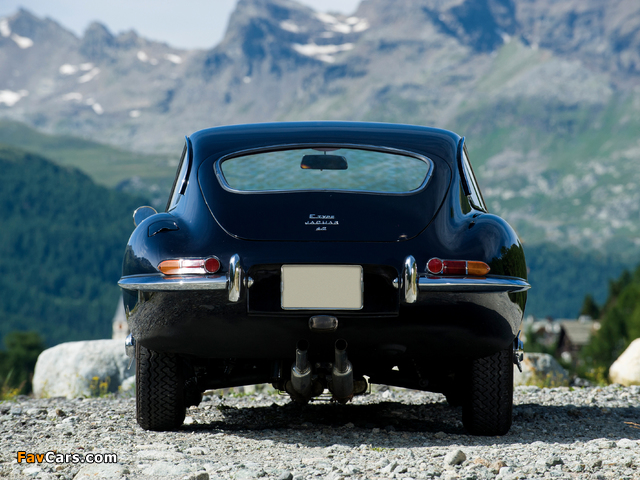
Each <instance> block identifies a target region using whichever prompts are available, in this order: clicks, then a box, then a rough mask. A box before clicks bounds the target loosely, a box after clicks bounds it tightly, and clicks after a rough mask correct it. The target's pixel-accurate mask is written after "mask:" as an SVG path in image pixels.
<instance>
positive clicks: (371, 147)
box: [203, 143, 434, 195]
mask: <svg viewBox="0 0 640 480" xmlns="http://www.w3.org/2000/svg"><path fill="white" fill-rule="evenodd" d="M334 147H335V148H352V149H360V150H373V151H376V152H385V153H392V154H396V155H403V156H405V157H413V158H415V159H417V160H422V161H423V162H425V163H426V164H427V165H428V166H429V170H428V171H427V174H426V176H425V178H424V181H423V182H422V183H421V184H420V186H419V187H418V188H416V189H414V190H410V191H408V192H379V191H376V190H337V189H326V190H319V189H311V190H237V189H235V188H232V187H231V186H230V185H229V184H228V183H227V180H226V179H225V178H224V174H223V173H222V169H221V168H220V164H221V163H222V162H224V161H226V160H229V159H231V158H236V157H243V156H246V155H250V154H252V153H260V152H271V151H277V150H295V149H299V148H334ZM209 158H210V157H209ZM205 161H206V160H205ZM203 163H204V162H203ZM433 166H434V162H433V160H431V159H430V158H429V157H425V156H424V155H421V154H419V153H416V152H409V151H407V150H401V149H399V148H392V147H379V146H376V145H359V144H353V143H291V144H284V145H269V146H267V147H260V148H250V149H247V150H241V151H237V152H233V153H230V154H228V155H224V156H223V157H220V158H219V159H217V160H215V161H214V164H213V168H214V172H215V174H216V177H218V182H220V185H221V186H222V188H223V189H225V190H227V191H228V192H231V193H239V194H243V195H252V194H265V193H307V192H332V193H333V192H336V193H358V194H375V195H412V194H415V193H417V192H419V191H421V190H423V189H424V188H425V187H426V185H427V184H428V183H429V180H431V175H432V173H433Z"/></svg>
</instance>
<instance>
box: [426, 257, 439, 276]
mask: <svg viewBox="0 0 640 480" xmlns="http://www.w3.org/2000/svg"><path fill="white" fill-rule="evenodd" d="M442 266H443V265H442V260H440V259H439V258H432V259H431V260H429V261H428V262H427V270H429V273H433V274H438V273H442Z"/></svg>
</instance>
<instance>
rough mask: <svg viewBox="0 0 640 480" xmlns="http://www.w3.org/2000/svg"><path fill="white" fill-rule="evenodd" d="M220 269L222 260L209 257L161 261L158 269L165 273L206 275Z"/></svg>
mask: <svg viewBox="0 0 640 480" xmlns="http://www.w3.org/2000/svg"><path fill="white" fill-rule="evenodd" d="M219 269H220V260H218V259H217V258H216V257H209V258H180V259H175V260H165V261H163V262H160V265H158V270H160V271H161V272H162V273H164V274H165V275H204V274H207V273H215V272H217V271H218V270H219Z"/></svg>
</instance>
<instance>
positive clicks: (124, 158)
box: [0, 120, 181, 206]
mask: <svg viewBox="0 0 640 480" xmlns="http://www.w3.org/2000/svg"><path fill="white" fill-rule="evenodd" d="M0 144H5V145H7V146H12V147H16V148H20V149H22V150H26V151H28V152H32V153H37V154H39V155H42V156H44V157H46V158H48V159H50V160H53V161H54V162H56V163H57V164H59V165H64V166H70V167H75V168H78V169H80V170H82V171H83V172H84V173H86V174H87V175H88V176H89V177H91V179H92V180H93V181H94V182H96V183H97V184H99V185H104V186H106V187H111V188H114V187H117V188H118V189H120V190H125V191H129V192H131V191H133V190H134V189H135V190H136V191H138V192H139V191H140V190H142V191H144V193H145V196H146V197H148V198H150V199H152V200H153V199H156V197H158V196H160V197H161V198H160V199H159V200H160V201H161V202H162V201H166V198H165V192H167V191H168V190H169V188H171V182H172V181H173V177H174V176H175V170H176V166H177V165H178V160H179V158H178V157H177V156H176V158H173V157H170V156H168V155H163V154H157V155H145V154H141V153H135V152H129V151H126V150H121V149H119V148H115V147H111V146H109V145H105V144H101V143H97V142H94V141H91V140H85V139H82V138H77V137H71V136H57V135H47V134H45V133H41V132H38V131H37V130H34V129H32V128H31V127H28V126H27V125H25V124H22V123H18V122H13V121H9V120H0ZM180 153H181V152H178V153H177V154H176V155H179V154H180ZM132 179H133V180H132ZM154 203H155V204H156V206H164V205H160V204H159V203H158V201H156V202H154Z"/></svg>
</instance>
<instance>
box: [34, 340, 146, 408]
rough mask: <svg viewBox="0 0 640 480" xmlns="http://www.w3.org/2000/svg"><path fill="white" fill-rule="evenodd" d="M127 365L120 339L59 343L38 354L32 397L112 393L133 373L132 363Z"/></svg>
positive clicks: (69, 396) (128, 382)
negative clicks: (130, 365)
mask: <svg viewBox="0 0 640 480" xmlns="http://www.w3.org/2000/svg"><path fill="white" fill-rule="evenodd" d="M128 366H129V359H128V357H127V356H126V355H125V351H124V342H123V341H122V340H91V341H82V342H69V343H61V344H60V345H56V346H55V347H52V348H49V349H47V350H45V351H44V352H42V353H41V354H40V356H39V357H38V362H37V363H36V368H35V372H34V374H33V392H34V394H35V396H36V397H67V398H75V397H90V396H99V395H104V394H106V393H109V392H116V391H118V388H119V387H120V386H121V385H122V384H123V382H125V381H126V380H127V379H128V378H130V377H132V376H133V375H134V374H135V368H134V366H133V365H132V367H131V368H130V369H128V370H127V367H128ZM126 385H128V386H130V385H131V381H127V382H126Z"/></svg>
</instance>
